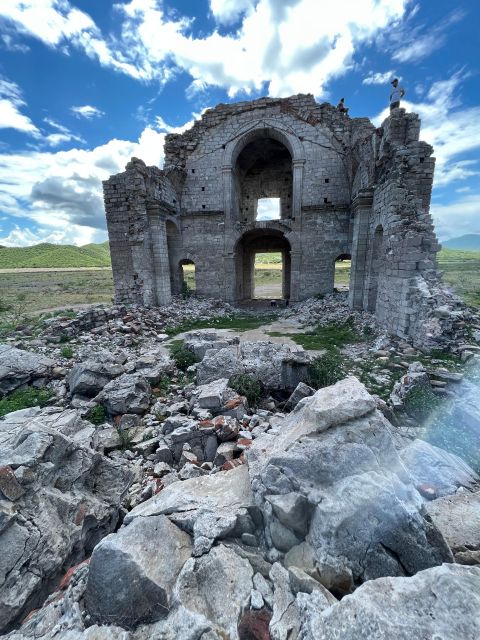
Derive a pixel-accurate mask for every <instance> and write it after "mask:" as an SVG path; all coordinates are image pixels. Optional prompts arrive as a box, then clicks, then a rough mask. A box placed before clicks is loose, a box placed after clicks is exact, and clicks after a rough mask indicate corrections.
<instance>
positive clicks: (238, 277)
mask: <svg viewBox="0 0 480 640" xmlns="http://www.w3.org/2000/svg"><path fill="white" fill-rule="evenodd" d="M291 249H292V247H291V244H290V242H289V241H288V239H287V237H286V236H285V234H284V233H282V232H281V231H279V230H278V229H275V228H272V227H260V228H255V229H251V230H250V231H247V232H246V233H244V234H243V235H242V236H241V238H240V239H239V240H238V242H237V243H236V246H235V250H234V261H235V300H236V301H238V302H239V301H242V300H251V299H252V298H253V294H254V269H255V254H256V253H259V252H269V251H275V252H279V253H281V254H282V267H283V270H282V271H283V281H282V297H283V298H284V299H285V300H289V299H290V292H291Z"/></svg>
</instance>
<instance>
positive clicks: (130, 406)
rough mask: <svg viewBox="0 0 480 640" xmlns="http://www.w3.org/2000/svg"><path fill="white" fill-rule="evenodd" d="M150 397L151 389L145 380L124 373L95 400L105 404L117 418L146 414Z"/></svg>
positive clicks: (109, 384) (109, 411) (110, 383)
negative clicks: (122, 415) (118, 416)
mask: <svg viewBox="0 0 480 640" xmlns="http://www.w3.org/2000/svg"><path fill="white" fill-rule="evenodd" d="M150 396H151V388H150V385H149V383H148V382H147V381H146V380H145V378H143V377H141V376H139V375H136V374H128V373H124V374H123V375H121V376H120V377H119V378H116V379H115V380H112V381H111V382H109V383H108V384H107V385H106V386H105V387H104V388H103V389H102V391H101V392H100V393H99V394H98V396H97V397H96V398H95V399H94V400H95V402H97V403H99V404H103V406H104V407H105V409H106V410H107V411H108V413H109V414H110V415H114V416H115V415H121V414H124V413H138V414H143V413H145V412H146V411H147V409H148V407H149V406H150Z"/></svg>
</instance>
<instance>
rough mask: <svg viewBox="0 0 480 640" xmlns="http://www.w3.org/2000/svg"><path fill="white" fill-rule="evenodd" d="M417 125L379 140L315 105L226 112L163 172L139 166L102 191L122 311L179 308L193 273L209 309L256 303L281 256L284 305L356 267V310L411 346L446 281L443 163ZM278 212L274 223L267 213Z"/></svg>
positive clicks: (190, 137)
mask: <svg viewBox="0 0 480 640" xmlns="http://www.w3.org/2000/svg"><path fill="white" fill-rule="evenodd" d="M419 134H420V121H419V118H418V116H417V115H416V114H413V113H408V114H407V113H405V111H404V110H403V109H396V110H394V111H393V113H392V114H391V115H390V116H389V117H388V118H387V119H386V120H385V121H384V122H383V124H382V126H381V127H380V128H376V127H374V125H373V124H372V123H371V122H370V121H369V120H368V119H366V118H350V117H348V116H345V115H343V114H342V113H340V112H339V111H338V110H337V109H335V108H334V107H332V106H331V105H329V104H326V103H323V104H317V103H316V101H315V100H314V98H313V96H311V95H297V96H293V97H290V98H282V99H272V98H262V99H260V100H255V101H250V102H242V103H237V104H228V105H224V104H222V105H218V106H217V107H215V108H214V109H210V110H208V111H206V112H205V113H204V114H203V116H202V118H201V119H200V120H199V121H197V122H195V124H194V125H193V127H192V128H191V129H189V130H187V131H185V132H184V133H182V134H170V135H167V136H166V140H165V162H164V168H163V169H159V168H157V167H147V166H146V165H145V164H144V163H143V162H142V161H141V160H138V159H135V158H132V160H131V161H130V162H129V163H128V164H127V167H126V170H125V171H124V172H123V173H120V174H117V175H114V176H112V177H111V178H110V179H109V180H107V181H105V182H104V200H105V210H106V216H107V226H108V234H109V240H110V251H111V256H112V268H113V277H114V283H115V302H117V303H135V304H142V305H147V306H155V305H164V304H167V303H168V302H169V301H170V299H171V296H172V295H175V294H178V293H180V291H181V288H182V277H183V275H182V273H183V272H182V265H184V264H186V263H194V264H195V273H196V292H197V295H203V296H210V297H216V298H221V299H223V300H225V301H228V302H230V303H232V304H237V303H239V302H242V301H245V300H249V299H251V298H252V297H253V287H254V278H253V276H254V259H255V254H256V253H257V252H260V251H262V252H263V251H278V252H280V253H281V255H282V263H283V270H282V273H283V297H284V298H285V299H288V300H290V301H292V302H295V301H299V300H303V299H306V298H309V297H311V296H315V295H318V294H325V293H328V292H330V291H332V290H333V287H334V273H335V262H336V260H337V259H339V258H343V257H351V260H352V263H351V277H350V289H349V302H350V306H351V307H352V308H353V309H359V310H361V309H365V310H368V311H371V312H372V313H375V315H376V317H377V320H378V322H379V324H380V326H382V327H383V328H384V329H385V330H386V331H388V332H391V333H394V334H396V335H400V336H408V335H413V334H414V333H415V332H416V331H417V330H418V327H419V325H420V323H421V322H422V320H423V318H424V317H425V314H426V313H427V310H428V304H429V298H431V295H430V287H431V285H432V283H434V282H436V281H437V280H438V274H437V267H436V252H437V251H438V249H439V245H438V243H437V241H436V237H435V234H434V230H433V225H432V220H431V217H430V214H429V206H430V196H431V189H432V180H433V171H434V163H435V161H434V158H433V157H432V151H433V150H432V148H431V147H430V146H429V145H428V144H426V143H425V142H421V141H419ZM262 198H279V199H280V215H279V218H278V219H275V220H259V219H257V208H258V201H259V200H260V199H262Z"/></svg>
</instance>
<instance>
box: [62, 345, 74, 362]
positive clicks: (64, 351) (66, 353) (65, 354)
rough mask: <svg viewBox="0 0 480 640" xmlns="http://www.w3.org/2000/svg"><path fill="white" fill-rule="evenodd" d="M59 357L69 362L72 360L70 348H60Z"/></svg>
mask: <svg viewBox="0 0 480 640" xmlns="http://www.w3.org/2000/svg"><path fill="white" fill-rule="evenodd" d="M60 355H61V356H62V358H68V359H69V360H70V358H73V349H72V347H62V348H61V349H60Z"/></svg>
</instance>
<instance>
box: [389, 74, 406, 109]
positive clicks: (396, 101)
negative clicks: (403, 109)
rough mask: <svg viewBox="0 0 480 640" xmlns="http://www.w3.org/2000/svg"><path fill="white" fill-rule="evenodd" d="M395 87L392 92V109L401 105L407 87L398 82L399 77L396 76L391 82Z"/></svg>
mask: <svg viewBox="0 0 480 640" xmlns="http://www.w3.org/2000/svg"><path fill="white" fill-rule="evenodd" d="M391 84H392V86H393V89H392V92H391V94H390V111H393V110H394V109H398V108H399V107H400V99H401V98H403V96H404V95H405V89H404V88H403V87H401V86H400V85H399V84H398V78H394V79H393V80H392V82H391Z"/></svg>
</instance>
